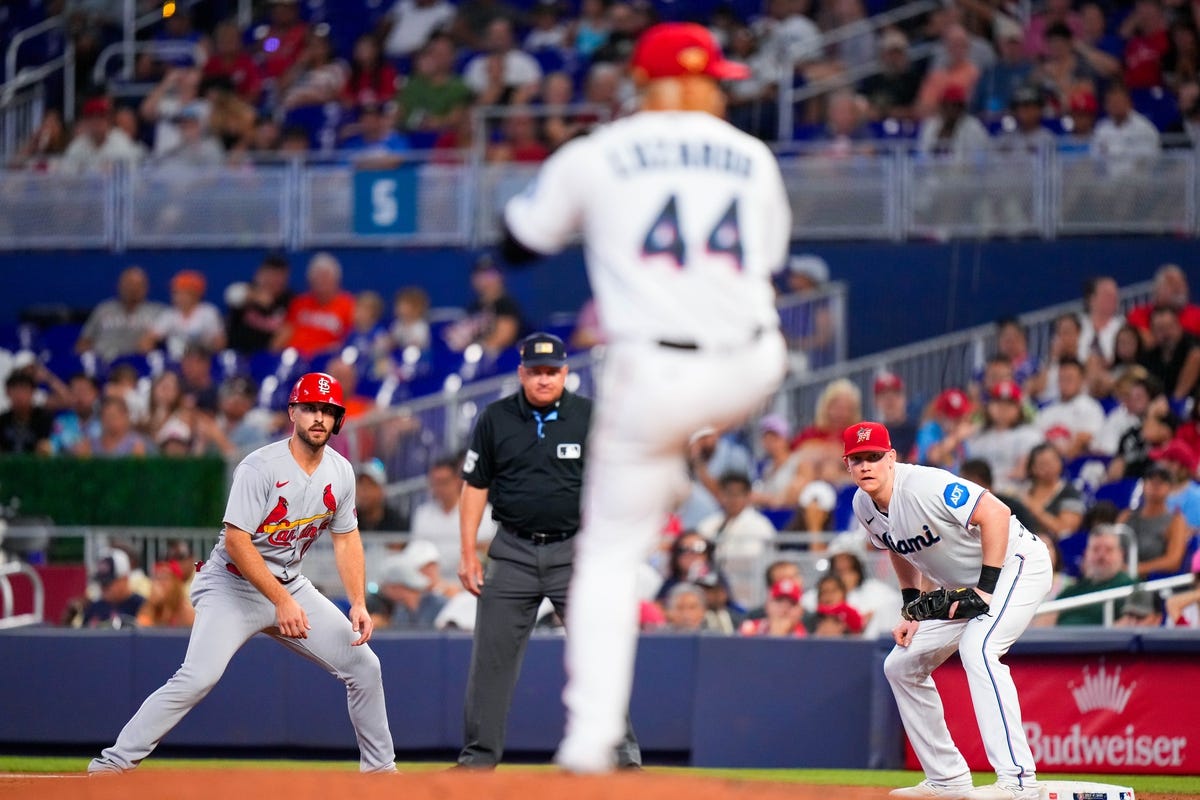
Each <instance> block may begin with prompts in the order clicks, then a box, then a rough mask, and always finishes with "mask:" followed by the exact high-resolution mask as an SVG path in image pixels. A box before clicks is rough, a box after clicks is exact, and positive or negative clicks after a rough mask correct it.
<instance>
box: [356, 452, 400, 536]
mask: <svg viewBox="0 0 1200 800" xmlns="http://www.w3.org/2000/svg"><path fill="white" fill-rule="evenodd" d="M354 474H355V475H356V476H357V477H358V482H357V484H356V490H357V495H356V498H357V499H356V503H357V504H358V528H359V530H361V531H365V532H371V531H383V532H385V533H400V532H402V531H405V530H407V529H408V520H406V519H404V517H403V516H402V515H401V514H400V512H398V511H396V509H394V508H392V507H391V506H390V505H389V504H388V502H387V485H388V480H387V470H386V469H385V468H384V466H383V462H382V461H380V460H379V459H377V458H373V459H371V460H370V461H364V462H362V463H361V464H359V465H358V469H356V470H355V471H354Z"/></svg>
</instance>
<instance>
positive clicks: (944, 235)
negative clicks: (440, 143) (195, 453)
mask: <svg viewBox="0 0 1200 800" xmlns="http://www.w3.org/2000/svg"><path fill="white" fill-rule="evenodd" d="M872 148H873V152H869V153H865V154H863V155H854V156H851V157H845V158H841V157H835V156H833V155H831V154H829V153H827V152H825V151H824V150H823V149H822V147H821V146H820V145H808V146H802V147H801V146H789V147H787V148H786V150H785V151H784V152H782V153H781V154H780V167H781V171H782V173H783V177H784V181H785V185H786V186H787V189H788V196H789V198H790V200H791V204H792V236H793V238H795V239H798V240H809V241H811V240H859V241H862V240H876V241H879V240H891V241H900V240H905V239H919V240H929V239H937V240H944V239H948V238H952V237H992V236H1040V237H1044V238H1053V237H1055V236H1066V235H1077V234H1089V233H1095V232H1100V231H1103V232H1105V233H1129V232H1136V233H1160V234H1169V235H1183V236H1191V235H1195V234H1197V233H1200V212H1198V205H1200V203H1198V200H1197V198H1198V195H1200V187H1198V185H1197V181H1198V180H1200V150H1196V151H1192V150H1170V151H1166V152H1164V153H1162V154H1161V155H1160V156H1159V157H1158V158H1157V159H1156V160H1153V161H1151V162H1149V163H1145V164H1139V165H1136V169H1135V170H1134V171H1133V172H1126V171H1124V170H1122V169H1119V168H1118V167H1120V166H1122V165H1120V164H1117V163H1111V162H1104V161H1101V160H1098V159H1094V158H1091V157H1089V156H1087V155H1086V154H1066V153H1058V152H1056V151H1055V150H1054V149H1053V148H1052V147H1047V148H1045V149H1043V150H1042V151H1040V152H1038V153H1032V154H1021V155H1013V154H1008V153H1001V152H984V153H980V154H978V156H977V157H976V158H974V159H972V160H970V161H969V162H967V163H962V162H960V161H954V160H947V159H944V158H938V157H933V156H927V155H921V154H919V153H914V152H912V151H911V149H910V148H911V144H909V143H897V142H877V143H875V144H874V145H872ZM464 155H466V156H467V157H465V158H464V157H463V156H464ZM404 159H405V164H406V166H404V167H402V169H403V170H407V172H406V173H405V176H404V179H403V181H401V180H399V179H397V178H395V177H393V176H395V175H398V174H399V173H394V172H389V171H386V170H385V171H382V172H381V171H378V170H373V169H357V168H356V167H355V163H354V154H353V153H331V154H319V155H314V156H311V157H309V158H307V159H294V160H290V161H281V160H280V159H278V158H276V159H269V160H256V161H245V162H240V161H239V162H236V163H230V164H227V165H225V166H222V167H218V168H202V169H200V168H186V167H182V166H172V165H170V164H169V162H148V163H145V164H140V165H139V164H127V163H124V162H117V163H110V164H97V165H93V166H90V167H88V168H87V169H86V172H87V173H88V174H89V175H94V176H95V177H96V183H95V184H94V185H93V186H91V187H89V188H88V189H87V190H86V191H83V192H82V193H81V189H80V187H78V186H73V185H71V181H72V180H73V179H75V178H76V176H73V175H71V174H69V173H67V172H64V171H63V169H61V168H56V166H55V165H54V164H51V165H50V168H49V170H48V171H40V172H36V173H31V171H28V170H21V169H15V168H10V169H9V170H6V171H4V172H3V173H0V228H6V229H2V230H0V234H2V235H0V248H4V249H28V248H68V247H97V246H101V247H107V248H112V249H116V250H120V249H123V248H127V247H128V248H139V247H160V246H164V245H170V246H173V247H229V246H262V247H284V248H289V249H308V248H316V247H328V246H376V245H380V244H386V245H451V246H466V245H472V244H479V243H489V242H493V241H495V240H496V238H497V236H498V234H499V231H498V228H497V225H496V220H497V218H498V216H499V210H500V209H501V208H502V207H503V205H504V203H505V202H507V200H508V199H509V198H510V197H512V196H513V195H514V194H516V193H517V192H519V191H520V190H521V189H522V188H524V186H525V185H526V184H527V182H528V180H529V178H530V177H531V176H532V174H533V171H534V169H535V168H534V167H531V166H529V165H523V164H498V163H477V162H476V161H474V160H472V159H471V158H470V157H469V153H466V154H464V153H462V152H460V151H452V152H450V153H447V152H446V151H438V150H423V151H413V152H410V153H406V154H405V155H404ZM376 180H387V181H393V183H394V185H395V186H397V187H400V188H398V189H396V191H397V192H398V193H399V194H397V198H398V199H401V200H404V201H405V202H407V203H408V204H409V205H410V206H411V207H412V209H413V210H412V211H411V215H412V220H411V222H410V224H408V225H407V227H401V228H396V227H392V228H378V229H377V228H372V227H371V225H370V221H371V219H372V217H371V214H372V212H373V211H374V210H375V209H373V208H372V206H371V204H372V203H373V202H374V201H375V200H376V199H377V198H376V197H375V195H373V194H372V191H371V190H372V188H373V182H374V181H376ZM34 184H36V186H37V190H36V191H24V190H22V189H21V187H22V186H30V187H32V185H34ZM56 191H59V192H66V193H69V194H70V195H71V196H72V202H73V203H74V204H77V205H88V206H89V207H91V208H94V209H101V208H105V207H109V208H121V209H124V213H121V214H118V215H114V216H112V217H111V218H108V219H106V220H105V221H104V224H103V227H102V230H101V231H99V234H100V241H99V242H97V240H96V235H95V234H94V233H93V231H95V226H94V224H92V225H89V226H87V227H86V228H85V229H83V230H82V231H81V229H80V228H79V227H78V226H77V225H75V224H74V223H72V222H71V221H70V218H69V216H60V215H57V214H47V213H45V199H44V198H45V196H48V195H52V194H54V193H55V192H56ZM414 193H415V194H414ZM364 217H365V218H366V219H367V223H366V225H365V226H364V222H363V220H364Z"/></svg>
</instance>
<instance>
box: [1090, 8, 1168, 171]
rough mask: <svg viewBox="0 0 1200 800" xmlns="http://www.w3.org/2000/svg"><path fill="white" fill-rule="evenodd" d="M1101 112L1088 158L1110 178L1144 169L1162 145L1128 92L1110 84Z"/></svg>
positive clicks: (1155, 131)
mask: <svg viewBox="0 0 1200 800" xmlns="http://www.w3.org/2000/svg"><path fill="white" fill-rule="evenodd" d="M1142 2H1145V0H1142ZM1139 5H1141V3H1139ZM1104 111H1105V113H1106V114H1107V115H1108V116H1107V117H1106V118H1105V119H1102V120H1100V121H1099V122H1098V123H1096V132H1095V133H1094V134H1092V144H1091V153H1092V156H1093V157H1095V158H1097V159H1100V160H1101V161H1102V162H1103V164H1104V166H1105V168H1106V170H1107V172H1108V175H1109V176H1110V177H1112V178H1123V177H1126V176H1128V175H1131V174H1133V173H1134V172H1136V171H1139V170H1144V169H1148V168H1149V166H1150V165H1151V164H1152V163H1153V162H1154V161H1155V160H1156V159H1157V157H1158V154H1159V151H1160V150H1161V149H1162V144H1161V142H1160V139H1159V135H1158V129H1157V128H1155V127H1154V123H1152V122H1151V121H1150V120H1148V119H1146V118H1145V117H1143V116H1142V115H1141V114H1139V113H1138V112H1137V111H1135V110H1134V108H1133V100H1132V98H1130V96H1129V89H1127V88H1126V87H1125V86H1124V85H1122V84H1120V83H1118V82H1116V81H1114V82H1113V83H1110V84H1109V85H1108V89H1107V90H1105V92H1104Z"/></svg>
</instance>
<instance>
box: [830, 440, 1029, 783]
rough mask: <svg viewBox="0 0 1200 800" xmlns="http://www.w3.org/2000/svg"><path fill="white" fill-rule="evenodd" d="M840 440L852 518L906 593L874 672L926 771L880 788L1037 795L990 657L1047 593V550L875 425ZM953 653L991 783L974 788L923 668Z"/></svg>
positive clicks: (1006, 692) (1002, 671)
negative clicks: (904, 453) (914, 779)
mask: <svg viewBox="0 0 1200 800" xmlns="http://www.w3.org/2000/svg"><path fill="white" fill-rule="evenodd" d="M842 441H843V444H844V450H843V452H844V456H843V458H844V459H845V462H846V467H847V469H849V470H850V475H851V476H852V477H853V478H854V482H855V483H856V484H857V485H858V491H857V492H855V493H854V502H853V505H854V515H855V516H856V517H858V520H859V522H861V523H862V525H863V527H864V528H866V529H867V531H868V535H869V536H870V539H871V543H872V544H874V545H875V547H877V548H879V549H880V550H888V551H890V552H889V554H888V555H889V556H890V557H891V561H892V566H893V567H894V568H895V570H896V576H897V578H899V581H900V589H901V592H903V595H904V601H905V607H904V610H903V616H904V619H903V620H902V621H901V622H900V623H899V624H897V625H896V627H895V628H894V629H893V630H892V635H893V637H894V638H895V640H896V647H895V648H894V649H893V650H892V652H891V653H890V654H889V655H888V657H887V660H886V661H885V662H884V673H885V674H886V675H887V679H888V682H889V683H890V684H891V686H892V692H893V693H894V694H895V696H896V705H897V706H899V709H900V718H901V720H902V721H903V722H904V729H905V731H906V732H907V733H908V738H909V741H910V742H911V743H912V746H913V750H914V751H916V754H917V758H918V759H919V760H920V762H921V767H922V768H923V769H924V770H925V776H926V777H925V780H923V781H922V782H921V783H919V784H917V785H916V786H912V787H908V788H904V789H896V790H894V791H892V792H891V796H892V797H900V798H916V799H917V800H920V799H921V798H943V800H959V799H960V798H965V800H1038V797H1039V787H1038V783H1037V776H1036V768H1035V766H1034V763H1033V755H1032V754H1031V753H1030V750H1029V743H1028V741H1027V740H1026V738H1025V729H1024V727H1023V725H1022V723H1021V708H1020V704H1019V703H1018V701H1017V688H1016V686H1014V685H1013V681H1012V677H1011V676H1010V675H1009V672H1008V667H1006V666H1005V665H1004V664H1002V663H1000V658H1001V656H1003V655H1004V654H1005V653H1007V652H1008V649H1009V648H1010V647H1011V646H1012V644H1013V642H1015V641H1016V640H1017V638H1018V637H1019V636H1020V635H1021V634H1022V633H1023V632H1024V631H1025V628H1027V627H1028V626H1029V622H1030V620H1032V619H1033V615H1034V612H1035V611H1037V607H1038V605H1040V604H1041V602H1042V600H1044V599H1045V597H1046V595H1047V594H1048V593H1049V591H1050V581H1051V577H1052V569H1051V565H1050V555H1049V553H1048V552H1047V550H1046V546H1045V545H1044V544H1043V543H1042V541H1041V540H1040V539H1038V538H1037V537H1036V536H1034V535H1033V534H1032V533H1030V532H1029V531H1028V530H1026V529H1025V526H1023V525H1022V524H1021V523H1020V522H1018V521H1017V518H1016V517H1014V516H1012V514H1011V513H1010V512H1009V509H1008V506H1006V505H1004V503H1002V502H1000V501H999V500H998V499H996V496H995V495H993V494H991V493H990V492H988V491H987V490H985V489H984V488H983V487H981V486H979V485H977V484H974V483H972V482H971V481H968V480H964V479H963V478H960V477H958V476H957V475H954V474H953V473H950V472H947V471H946V470H943V469H937V468H934V467H924V466H918V465H915V464H901V463H897V462H896V451H895V450H894V449H892V443H891V437H890V436H889V435H888V430H887V428H885V427H884V426H883V425H880V424H879V423H877V422H862V423H859V424H857V425H851V426H850V427H848V428H846V430H845V431H844V432H843V434H842ZM922 588H928V589H930V590H931V591H929V592H925V593H922V591H921V590H922ZM955 650H957V651H958V654H959V658H960V659H961V660H962V665H963V669H964V670H966V673H967V683H968V685H969V686H970V689H971V704H972V705H973V706H974V707H975V718H976V721H977V722H978V724H979V733H980V736H981V737H982V738H983V746H984V750H985V751H986V752H987V758H988V761H989V763H991V765H992V768H993V769H995V770H996V777H997V782H996V783H994V784H992V785H990V786H980V787H978V788H973V786H972V782H971V772H970V770H969V769H968V768H967V762H966V759H964V758H963V756H962V753H960V752H959V750H958V748H957V747H956V746H955V745H954V742H953V740H952V739H951V738H950V731H949V729H948V728H947V727H946V720H945V715H944V712H943V710H942V701H941V698H940V697H939V696H938V691H937V687H936V686H935V685H934V683H933V678H932V673H933V671H934V670H935V669H936V668H937V667H938V666H939V665H940V664H941V663H942V662H943V661H945V660H946V659H947V658H949V657H950V656H951V655H952V654H953V653H954V651H955Z"/></svg>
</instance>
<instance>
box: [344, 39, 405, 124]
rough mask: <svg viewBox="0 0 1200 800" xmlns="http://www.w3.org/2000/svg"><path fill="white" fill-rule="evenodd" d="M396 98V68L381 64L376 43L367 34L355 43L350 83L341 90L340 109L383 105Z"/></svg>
mask: <svg viewBox="0 0 1200 800" xmlns="http://www.w3.org/2000/svg"><path fill="white" fill-rule="evenodd" d="M395 96H396V68H395V67H393V66H392V65H391V64H389V63H388V62H386V61H384V60H382V57H381V56H380V53H379V42H378V41H377V40H376V39H375V37H373V36H371V35H370V34H365V35H363V36H360V37H359V39H358V41H357V42H355V43H354V57H353V59H351V62H350V79H349V80H347V81H346V85H345V86H344V87H342V105H344V106H346V107H347V108H357V107H359V106H363V105H367V104H370V103H377V104H379V105H383V104H384V103H387V102H389V101H390V100H391V99H392V98H393V97H395Z"/></svg>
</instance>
